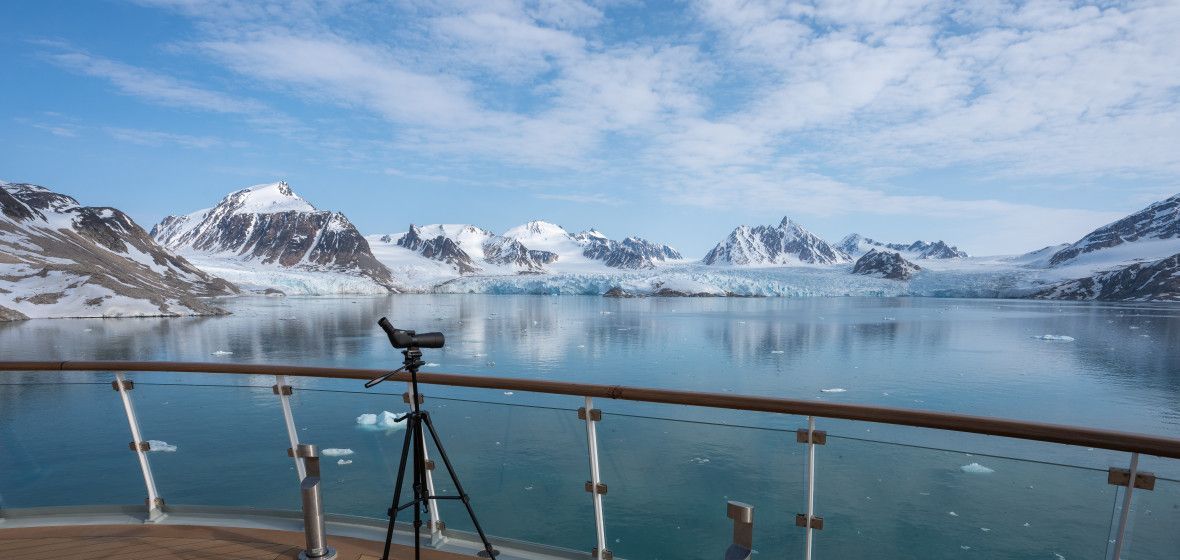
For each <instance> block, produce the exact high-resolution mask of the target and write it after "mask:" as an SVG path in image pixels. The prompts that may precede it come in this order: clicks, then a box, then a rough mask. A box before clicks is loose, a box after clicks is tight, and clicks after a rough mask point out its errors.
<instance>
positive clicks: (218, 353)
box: [213, 350, 234, 356]
mask: <svg viewBox="0 0 1180 560" xmlns="http://www.w3.org/2000/svg"><path fill="white" fill-rule="evenodd" d="M213 355H214V356H233V355H234V353H233V352H230V351H229V350H216V351H214V352H213Z"/></svg>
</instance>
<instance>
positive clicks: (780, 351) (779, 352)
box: [770, 350, 783, 354]
mask: <svg viewBox="0 0 1180 560" xmlns="http://www.w3.org/2000/svg"><path fill="white" fill-rule="evenodd" d="M770 353H771V354H782V353H783V351H782V350H771V351H770Z"/></svg>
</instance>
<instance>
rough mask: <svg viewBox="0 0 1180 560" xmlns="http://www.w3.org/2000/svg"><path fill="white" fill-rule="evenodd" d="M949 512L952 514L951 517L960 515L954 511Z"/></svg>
mask: <svg viewBox="0 0 1180 560" xmlns="http://www.w3.org/2000/svg"><path fill="white" fill-rule="evenodd" d="M948 513H949V514H950V516H951V517H958V516H959V514H957V513H955V512H953V511H952V512H948Z"/></svg>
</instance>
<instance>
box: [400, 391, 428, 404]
mask: <svg viewBox="0 0 1180 560" xmlns="http://www.w3.org/2000/svg"><path fill="white" fill-rule="evenodd" d="M402 402H404V403H406V404H410V392H409V391H406V392H405V393H402ZM423 402H426V398H425V397H423V396H422V393H418V404H422V403H423Z"/></svg>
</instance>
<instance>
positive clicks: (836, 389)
mask: <svg viewBox="0 0 1180 560" xmlns="http://www.w3.org/2000/svg"><path fill="white" fill-rule="evenodd" d="M819 391H820V392H821V393H847V392H848V389H845V388H843V387H832V388H831V389H820V390H819Z"/></svg>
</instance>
